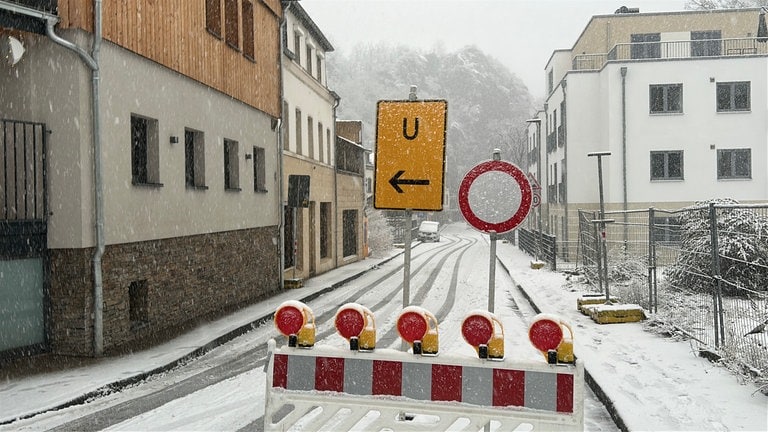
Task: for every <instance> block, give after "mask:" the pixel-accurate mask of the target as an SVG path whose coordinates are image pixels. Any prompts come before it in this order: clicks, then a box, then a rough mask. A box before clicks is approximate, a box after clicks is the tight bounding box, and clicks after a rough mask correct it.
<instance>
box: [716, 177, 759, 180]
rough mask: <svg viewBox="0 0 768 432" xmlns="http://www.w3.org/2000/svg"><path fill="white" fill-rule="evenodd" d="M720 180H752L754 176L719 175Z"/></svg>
mask: <svg viewBox="0 0 768 432" xmlns="http://www.w3.org/2000/svg"><path fill="white" fill-rule="evenodd" d="M717 180H718V181H720V180H724V181H750V180H752V177H718V178H717Z"/></svg>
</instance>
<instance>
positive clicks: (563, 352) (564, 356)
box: [528, 314, 576, 364]
mask: <svg viewBox="0 0 768 432" xmlns="http://www.w3.org/2000/svg"><path fill="white" fill-rule="evenodd" d="M564 329H567V330H568V336H566V335H565V332H564V331H563V330H564ZM528 339H529V340H530V341H531V343H532V344H533V346H534V347H536V349H537V350H539V351H541V353H542V354H544V358H545V359H547V363H549V364H555V363H573V362H574V361H575V359H576V358H575V356H574V354H573V330H572V329H571V326H570V325H569V324H568V323H566V322H565V321H563V320H561V319H560V318H559V317H558V316H557V315H550V314H538V315H536V316H535V317H534V318H533V322H531V325H530V327H528Z"/></svg>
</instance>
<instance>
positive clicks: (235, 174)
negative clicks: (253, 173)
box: [224, 139, 240, 190]
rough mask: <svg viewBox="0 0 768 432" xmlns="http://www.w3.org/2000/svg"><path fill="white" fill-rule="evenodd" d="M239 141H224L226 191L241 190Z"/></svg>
mask: <svg viewBox="0 0 768 432" xmlns="http://www.w3.org/2000/svg"><path fill="white" fill-rule="evenodd" d="M237 151H238V149H237V141H232V140H228V139H225V140H224V189H227V190H240V178H239V175H240V169H239V168H240V167H239V165H238V161H239V158H238V157H237Z"/></svg>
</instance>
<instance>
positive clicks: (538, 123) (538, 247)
mask: <svg viewBox="0 0 768 432" xmlns="http://www.w3.org/2000/svg"><path fill="white" fill-rule="evenodd" d="M525 122H526V123H528V124H531V123H535V124H536V181H538V182H539V184H540V185H541V184H542V182H541V119H540V118H532V119H528V120H526V121H525ZM541 201H542V200H539V208H538V225H539V232H538V235H537V236H536V261H539V257H540V256H541V231H542V226H541V225H542V224H541V207H542V206H543V205H544V204H543V203H542V202H541Z"/></svg>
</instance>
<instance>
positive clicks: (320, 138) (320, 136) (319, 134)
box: [317, 122, 323, 162]
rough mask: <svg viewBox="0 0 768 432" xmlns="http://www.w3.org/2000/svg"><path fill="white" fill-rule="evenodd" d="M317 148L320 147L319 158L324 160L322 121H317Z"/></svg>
mask: <svg viewBox="0 0 768 432" xmlns="http://www.w3.org/2000/svg"><path fill="white" fill-rule="evenodd" d="M317 149H318V155H317V160H319V161H320V162H322V161H323V124H322V123H320V122H317Z"/></svg>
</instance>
